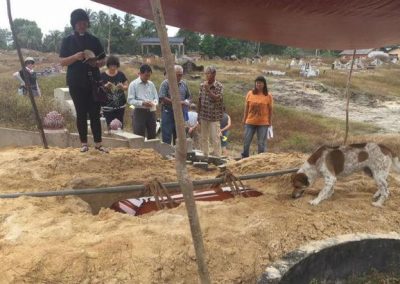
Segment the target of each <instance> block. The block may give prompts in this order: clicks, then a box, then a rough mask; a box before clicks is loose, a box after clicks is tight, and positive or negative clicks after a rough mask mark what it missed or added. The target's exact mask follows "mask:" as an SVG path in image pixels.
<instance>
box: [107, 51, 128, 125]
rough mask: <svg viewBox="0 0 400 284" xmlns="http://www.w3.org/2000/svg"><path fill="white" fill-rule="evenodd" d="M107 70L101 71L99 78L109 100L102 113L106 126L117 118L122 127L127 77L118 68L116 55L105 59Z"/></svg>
mask: <svg viewBox="0 0 400 284" xmlns="http://www.w3.org/2000/svg"><path fill="white" fill-rule="evenodd" d="M106 66H107V70H106V71H105V72H103V73H101V80H102V82H103V83H104V86H105V87H106V88H107V90H108V93H109V95H110V101H109V102H108V103H107V105H105V106H103V107H102V109H103V115H104V117H105V118H106V122H107V126H108V128H109V129H110V123H111V121H113V120H114V119H118V120H119V121H120V122H121V123H122V127H121V128H123V127H124V114H125V104H126V96H125V91H126V90H128V79H127V78H126V76H125V74H124V73H123V72H121V71H119V70H118V68H119V66H120V63H119V59H118V57H116V56H113V55H111V56H109V57H108V58H107V61H106Z"/></svg>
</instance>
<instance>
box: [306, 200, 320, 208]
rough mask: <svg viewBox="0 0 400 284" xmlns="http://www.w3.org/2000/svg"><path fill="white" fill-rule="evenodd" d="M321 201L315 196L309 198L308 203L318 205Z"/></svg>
mask: <svg viewBox="0 0 400 284" xmlns="http://www.w3.org/2000/svg"><path fill="white" fill-rule="evenodd" d="M320 202H321V201H320V200H319V199H318V198H315V199H313V200H310V201H309V202H308V203H310V204H311V205H314V206H316V205H318V204H319V203H320Z"/></svg>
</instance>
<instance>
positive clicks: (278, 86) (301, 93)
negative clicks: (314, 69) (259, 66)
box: [272, 78, 400, 133]
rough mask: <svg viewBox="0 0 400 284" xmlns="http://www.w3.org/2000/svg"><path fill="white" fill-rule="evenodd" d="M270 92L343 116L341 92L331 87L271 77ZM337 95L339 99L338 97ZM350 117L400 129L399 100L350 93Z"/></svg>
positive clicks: (289, 104)
mask: <svg viewBox="0 0 400 284" xmlns="http://www.w3.org/2000/svg"><path fill="white" fill-rule="evenodd" d="M272 85H273V90H272V91H273V95H274V99H275V101H276V102H277V103H279V104H281V105H284V106H287V107H294V108H297V109H300V110H306V111H309V112H312V113H318V114H321V115H324V116H328V117H334V118H339V119H344V118H345V107H346V100H345V98H344V97H343V96H344V94H340V93H338V91H337V90H336V89H334V88H328V87H326V86H324V85H323V84H321V83H314V82H311V81H307V82H302V81H298V80H293V79H288V78H281V79H276V78H274V83H273V84H272ZM338 98H339V99H338ZM349 113H350V120H351V121H353V122H365V123H370V124H374V125H376V126H378V127H379V128H381V131H380V132H383V133H391V132H395V133H399V132H400V124H399V123H398V122H399V121H400V100H398V99H395V98H390V99H389V98H382V99H381V100H378V99H376V98H372V97H369V96H367V95H362V94H352V96H351V100H350V105H349Z"/></svg>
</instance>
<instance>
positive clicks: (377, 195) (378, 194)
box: [372, 190, 381, 200]
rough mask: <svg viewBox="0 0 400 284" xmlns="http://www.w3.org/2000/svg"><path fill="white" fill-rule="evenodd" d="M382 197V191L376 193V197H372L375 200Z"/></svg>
mask: <svg viewBox="0 0 400 284" xmlns="http://www.w3.org/2000/svg"><path fill="white" fill-rule="evenodd" d="M380 196H381V191H380V190H378V191H377V192H375V194H374V196H373V197H372V198H373V199H375V200H376V199H378V198H379V197H380Z"/></svg>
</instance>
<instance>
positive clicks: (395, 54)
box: [388, 47, 400, 59]
mask: <svg viewBox="0 0 400 284" xmlns="http://www.w3.org/2000/svg"><path fill="white" fill-rule="evenodd" d="M388 53H389V56H390V57H391V58H396V59H400V48H399V47H396V48H393V49H392V50H391V51H389V52H388Z"/></svg>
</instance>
